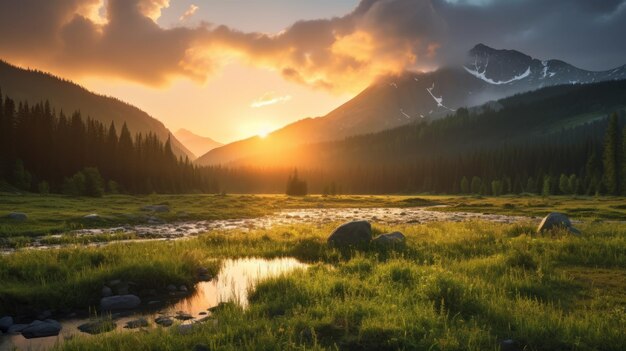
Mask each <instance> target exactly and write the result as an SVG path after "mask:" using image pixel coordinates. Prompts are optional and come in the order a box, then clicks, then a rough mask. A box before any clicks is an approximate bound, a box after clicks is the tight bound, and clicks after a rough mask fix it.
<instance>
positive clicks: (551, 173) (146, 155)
mask: <svg viewBox="0 0 626 351" xmlns="http://www.w3.org/2000/svg"><path fill="white" fill-rule="evenodd" d="M559 89H564V93H563V94H558V92H559ZM625 92H626V83H625V82H610V83H603V84H600V85H594V86H589V87H588V86H582V87H578V86H576V87H565V88H559V87H556V88H548V89H546V90H542V91H539V92H535V93H531V94H524V95H520V96H515V97H512V98H509V99H505V100H502V101H501V103H502V105H503V108H502V109H501V110H497V111H496V110H492V109H485V110H484V111H481V112H476V113H472V112H470V111H469V110H467V109H459V110H457V112H456V113H455V114H454V115H452V116H450V117H447V118H444V119H441V120H436V121H433V122H431V123H416V124H411V125H406V126H402V127H398V128H395V129H391V130H386V131H383V132H379V133H374V134H370V135H362V136H355V137H350V138H346V139H345V140H340V141H333V142H326V143H319V144H310V145H303V146H299V147H296V148H294V149H293V150H291V151H290V150H285V152H284V153H283V155H281V161H280V163H278V164H270V163H269V162H268V163H264V162H263V161H264V160H263V157H264V156H263V155H259V157H257V159H258V160H260V161H261V162H260V163H259V164H258V165H240V166H210V167H199V166H195V165H194V164H193V163H191V162H190V161H189V160H188V159H181V158H176V157H175V156H174V154H173V153H172V151H171V143H170V140H167V141H165V142H162V141H160V140H159V139H158V138H157V137H156V136H155V135H153V134H150V133H148V134H143V135H142V134H136V135H134V136H132V135H131V133H130V132H129V130H128V128H127V127H126V125H123V126H122V127H121V128H120V130H119V131H118V129H117V126H116V125H115V124H113V123H112V124H111V125H108V126H105V125H103V124H102V123H100V122H98V121H95V120H93V119H90V118H89V117H87V118H84V117H83V116H82V115H81V113H80V112H74V113H73V114H72V115H70V116H67V115H65V114H64V113H63V112H62V111H61V112H59V113H57V112H56V111H55V110H54V109H53V108H52V107H51V106H50V104H49V103H47V102H43V103H37V104H34V105H29V103H28V102H19V103H17V104H16V103H15V102H14V101H13V100H12V99H10V98H8V97H4V98H2V97H1V94H0V181H2V180H4V181H5V182H7V183H9V184H11V185H12V186H15V187H17V188H20V189H23V190H28V191H38V192H42V193H46V192H57V193H66V194H70V195H90V196H100V195H101V194H102V193H104V192H109V193H115V192H124V193H152V192H158V193H188V192H203V193H216V192H231V193H285V191H287V192H288V193H290V194H294V195H296V194H303V193H307V192H308V193H323V194H327V195H334V194H390V193H437V194H482V195H496V196H497V195H501V194H508V193H533V194H543V195H552V194H581V195H595V194H609V195H620V194H622V195H626V159H625V158H626V138H625V137H624V134H626V130H624V129H623V128H624V126H623V125H624V121H625V120H626V115H625V114H624V111H623V110H620V111H619V112H618V113H613V114H611V116H610V117H609V118H607V117H606V116H607V114H604V116H605V117H603V118H601V116H602V114H603V113H604V112H603V113H599V112H598V110H597V106H605V108H604V109H605V110H606V109H607V108H610V107H611V106H620V105H621V104H622V102H623V101H624V95H625ZM581 114H593V115H594V116H596V117H594V118H590V119H588V121H587V122H586V123H584V124H580V123H578V124H573V125H572V126H569V125H568V123H566V122H567V121H568V118H571V116H575V115H581ZM269 157H270V158H277V157H276V155H269ZM294 168H297V172H294Z"/></svg>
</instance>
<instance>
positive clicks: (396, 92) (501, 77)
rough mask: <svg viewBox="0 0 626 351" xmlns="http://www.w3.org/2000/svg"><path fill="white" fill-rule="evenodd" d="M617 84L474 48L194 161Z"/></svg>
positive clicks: (600, 75)
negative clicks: (570, 87) (548, 90)
mask: <svg viewBox="0 0 626 351" xmlns="http://www.w3.org/2000/svg"><path fill="white" fill-rule="evenodd" d="M619 79H626V66H621V67H618V68H616V69H613V70H609V71H604V72H591V71H585V70H582V69H579V68H576V67H574V66H572V65H569V64H567V63H565V62H563V61H558V60H548V61H540V60H537V59H533V58H532V57H530V56H528V55H525V54H523V53H520V52H518V51H514V50H496V49H492V48H490V47H488V46H485V45H482V44H479V45H476V46H475V47H474V48H473V49H472V50H470V51H469V52H468V55H467V60H466V62H465V64H464V65H460V66H456V67H444V68H441V69H439V70H437V71H433V72H427V73H416V72H405V73H404V74H402V75H400V76H390V77H383V78H381V79H380V80H378V81H377V82H375V83H374V84H372V85H371V86H369V87H368V88H366V89H365V90H364V91H363V92H361V93H360V94H358V95H357V96H355V97H354V98H353V99H351V100H350V101H348V102H346V103H345V104H343V105H341V106H339V107H338V108H336V109H335V110H333V111H331V112H330V113H329V114H327V115H326V116H324V117H318V118H307V119H303V120H300V121H297V122H295V123H292V124H290V125H288V126H286V127H284V128H282V129H279V130H277V131H275V132H273V133H271V134H269V136H268V137H267V138H264V139H261V138H258V137H252V138H249V139H245V140H241V141H238V142H235V143H231V144H227V145H225V146H222V147H219V148H216V149H214V150H211V151H209V152H208V153H207V154H205V155H203V156H201V157H200V158H198V160H197V161H196V162H197V163H198V164H202V165H211V164H226V163H230V162H234V161H237V160H240V159H249V158H251V157H253V156H254V155H256V154H263V153H267V152H283V150H285V149H287V148H292V147H295V146H297V145H299V144H303V143H313V142H321V141H331V140H340V139H343V138H345V137H349V136H352V135H358V134H365V133H373V132H378V131H382V130H385V129H389V128H395V127H398V126H401V125H405V124H407V123H412V122H416V121H421V120H431V119H435V118H440V117H443V116H446V115H448V114H452V113H454V111H455V110H456V109H458V108H459V107H464V106H477V105H481V104H483V103H485V102H487V101H491V100H494V99H499V98H503V97H506V96H510V95H513V94H515V93H519V92H524V91H529V90H535V89H539V88H542V87H547V86H553V85H559V84H583V83H593V82H600V81H606V80H619Z"/></svg>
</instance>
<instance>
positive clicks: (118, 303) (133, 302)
mask: <svg viewBox="0 0 626 351" xmlns="http://www.w3.org/2000/svg"><path fill="white" fill-rule="evenodd" d="M140 304H141V299H140V298H139V297H138V296H135V295H118V296H109V297H103V298H102V299H101V300H100V308H101V309H103V310H106V311H111V310H130V309H133V308H137V307H138V306H139V305H140Z"/></svg>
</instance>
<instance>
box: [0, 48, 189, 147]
mask: <svg viewBox="0 0 626 351" xmlns="http://www.w3.org/2000/svg"><path fill="white" fill-rule="evenodd" d="M0 89H1V90H2V93H3V94H4V95H9V96H11V97H12V98H13V99H14V100H16V101H21V100H27V101H34V102H37V101H44V100H48V101H49V102H50V105H51V106H53V107H54V108H55V109H57V110H63V111H64V112H66V113H72V112H74V111H76V110H79V111H80V112H81V113H82V115H83V116H85V117H86V116H90V117H91V118H93V119H95V120H98V121H100V122H103V123H105V124H106V125H108V124H110V123H111V122H115V126H116V127H117V130H118V132H119V130H120V129H121V127H122V125H123V124H124V122H126V124H127V126H128V129H129V130H130V131H131V133H133V134H135V133H144V134H145V133H148V132H152V133H154V134H156V135H157V137H158V138H159V139H160V140H162V141H165V140H166V139H167V137H168V135H170V131H169V130H168V129H167V128H166V127H165V125H163V123H161V122H160V121H158V120H157V119H155V118H152V117H150V116H149V115H148V114H147V113H146V112H144V111H142V110H140V109H138V108H137V107H135V106H132V105H130V104H127V103H125V102H122V101H120V100H117V99H115V98H112V97H107V96H102V95H98V94H94V93H92V92H90V91H88V90H86V89H84V88H83V87H81V86H79V85H77V84H74V83H72V82H70V81H67V80H64V79H60V78H57V77H55V76H52V75H50V74H47V73H43V72H39V71H33V70H25V69H21V68H18V67H15V66H12V65H10V64H8V63H6V62H4V61H1V60H0ZM172 151H174V154H176V155H177V156H183V157H184V156H188V157H189V158H194V156H193V154H192V153H191V152H190V151H189V150H187V148H185V146H184V145H183V144H181V143H180V142H179V141H178V140H176V138H175V137H172Z"/></svg>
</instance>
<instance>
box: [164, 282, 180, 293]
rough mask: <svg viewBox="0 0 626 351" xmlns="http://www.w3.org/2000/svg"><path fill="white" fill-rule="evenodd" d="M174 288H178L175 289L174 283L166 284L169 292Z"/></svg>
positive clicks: (173, 290)
mask: <svg viewBox="0 0 626 351" xmlns="http://www.w3.org/2000/svg"><path fill="white" fill-rule="evenodd" d="M176 290H178V289H176V285H174V284H170V285H168V286H167V291H169V292H175V291H176Z"/></svg>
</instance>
